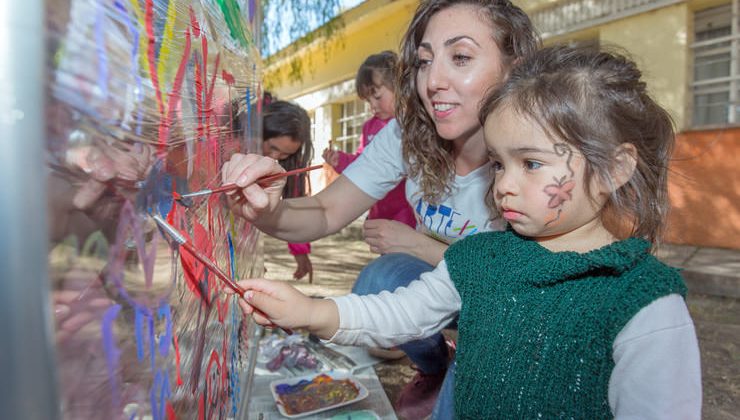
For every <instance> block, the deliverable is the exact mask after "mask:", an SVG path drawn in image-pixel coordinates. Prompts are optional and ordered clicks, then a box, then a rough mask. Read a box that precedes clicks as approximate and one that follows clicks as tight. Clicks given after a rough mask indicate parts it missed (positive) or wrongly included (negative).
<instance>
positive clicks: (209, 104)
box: [203, 37, 231, 155]
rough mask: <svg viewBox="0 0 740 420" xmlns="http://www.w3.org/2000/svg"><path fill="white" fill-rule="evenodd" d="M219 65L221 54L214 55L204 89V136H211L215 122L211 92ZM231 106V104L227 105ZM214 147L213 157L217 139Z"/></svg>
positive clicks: (205, 46)
mask: <svg viewBox="0 0 740 420" xmlns="http://www.w3.org/2000/svg"><path fill="white" fill-rule="evenodd" d="M205 39H206V38H205V37H203V40H204V41H205ZM203 47H204V48H206V49H207V48H208V45H207V42H204V43H203ZM220 64H221V53H218V54H216V62H215V63H214V64H213V73H212V76H211V84H210V85H209V87H208V88H207V89H206V109H205V112H206V135H207V136H209V137H210V136H211V120H215V117H216V114H215V112H213V92H214V87H215V86H216V76H218V67H219V65H220ZM229 105H231V104H229ZM216 125H218V121H216ZM213 145H214V152H215V155H218V149H217V147H218V139H215V141H214V142H213Z"/></svg>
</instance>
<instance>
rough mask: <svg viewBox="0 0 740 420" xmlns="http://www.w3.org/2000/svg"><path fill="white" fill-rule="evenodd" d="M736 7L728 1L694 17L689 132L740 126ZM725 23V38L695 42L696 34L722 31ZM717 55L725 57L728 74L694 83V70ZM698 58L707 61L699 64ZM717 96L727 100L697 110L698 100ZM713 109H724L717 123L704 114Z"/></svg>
mask: <svg viewBox="0 0 740 420" xmlns="http://www.w3.org/2000/svg"><path fill="white" fill-rule="evenodd" d="M738 3H739V0H732V1H731V2H730V3H728V4H725V5H722V6H717V7H713V8H710V9H706V10H702V11H698V12H696V13H695V14H694V39H695V42H694V43H693V44H691V50H692V53H693V56H692V65H693V69H694V71H693V72H692V74H693V80H692V81H691V83H690V88H691V98H692V102H691V103H692V112H691V126H692V127H693V128H697V127H710V126H717V125H721V126H724V125H736V124H740V95H739V92H738V90H740V66H738V57H739V56H740V54H738V49H739V47H740V25H739V24H738V11H739V10H740V7H739V5H738ZM728 6H729V7H728ZM727 9H729V10H727ZM733 17H734V18H733ZM728 20H729V22H728ZM728 23H729V29H730V33H729V34H728V35H724V36H717V37H715V38H711V39H706V40H701V41H696V39H697V38H698V37H697V34H699V33H701V32H703V31H707V30H710V29H712V28H713V27H714V28H715V29H716V28H726V27H727V24H728ZM718 54H729V56H728V59H729V70H728V73H729V74H722V75H717V76H716V77H707V78H702V79H697V73H698V72H697V70H696V69H697V67H698V66H699V65H709V64H711V60H710V59H709V58H710V57H712V56H717V55H718ZM702 57H706V58H708V59H709V60H707V61H702V60H701V59H702ZM717 93H726V94H727V100H726V101H722V102H719V103H714V104H712V103H709V104H708V105H706V106H701V107H700V105H699V103H700V100H699V99H700V98H702V97H707V96H708V95H711V94H717ZM717 105H722V106H724V107H725V111H726V112H725V114H724V118H722V119H721V120H717V119H712V118H711V117H712V114H711V113H706V110H707V108H709V107H711V106H717Z"/></svg>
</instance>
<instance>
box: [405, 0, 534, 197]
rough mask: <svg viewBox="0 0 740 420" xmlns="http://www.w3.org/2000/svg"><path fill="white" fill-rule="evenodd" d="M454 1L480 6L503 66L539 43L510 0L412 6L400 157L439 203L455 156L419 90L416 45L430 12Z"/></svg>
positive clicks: (430, 0)
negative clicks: (422, 99) (501, 57)
mask: <svg viewBox="0 0 740 420" xmlns="http://www.w3.org/2000/svg"><path fill="white" fill-rule="evenodd" d="M458 5H470V6H474V7H478V8H480V10H481V11H482V12H483V13H484V15H485V16H486V17H487V18H488V19H489V20H490V24H491V36H492V37H493V39H494V40H495V41H496V45H497V46H498V48H499V49H500V50H501V53H502V55H503V57H504V60H505V62H503V63H501V64H502V65H503V66H504V67H506V68H508V67H509V66H511V64H512V63H513V62H514V60H516V59H518V58H521V57H523V56H525V55H526V54H529V53H532V52H534V51H535V50H536V49H537V47H538V46H539V37H538V36H537V33H536V32H535V30H534V27H533V25H532V22H531V21H530V20H529V17H527V15H526V14H525V13H524V11H522V9H520V8H519V7H517V6H514V5H513V4H511V2H510V1H508V0H427V1H422V2H421V4H420V5H419V7H418V8H417V9H416V13H415V14H414V17H413V18H412V20H411V23H410V24H409V28H408V31H407V32H406V35H404V38H403V41H402V42H401V57H400V61H399V65H398V84H397V85H398V94H397V95H396V114H397V116H398V121H399V124H400V125H401V129H402V132H403V158H404V160H405V161H406V162H408V163H409V176H412V177H418V178H419V181H420V182H419V186H420V188H421V191H422V195H423V198H424V199H425V200H427V201H429V202H431V203H438V202H439V201H440V200H441V199H442V198H443V197H444V196H445V195H448V194H450V193H451V192H452V191H451V189H450V185H451V184H452V182H453V180H454V177H455V162H454V158H453V156H452V143H451V142H449V141H445V140H444V139H442V138H441V137H439V135H438V134H437V130H436V128H435V126H434V122H433V121H432V119H431V118H430V116H429V115H428V114H427V112H426V110H425V109H424V105H423V104H422V102H421V99H420V98H419V94H418V93H417V86H416V74H417V72H418V67H417V65H416V64H417V50H418V48H419V44H420V43H421V40H422V38H423V36H424V32H425V31H426V27H427V25H428V24H429V20H430V19H431V18H432V16H434V15H435V14H436V13H437V12H439V11H441V10H444V9H447V8H448V7H452V6H458Z"/></svg>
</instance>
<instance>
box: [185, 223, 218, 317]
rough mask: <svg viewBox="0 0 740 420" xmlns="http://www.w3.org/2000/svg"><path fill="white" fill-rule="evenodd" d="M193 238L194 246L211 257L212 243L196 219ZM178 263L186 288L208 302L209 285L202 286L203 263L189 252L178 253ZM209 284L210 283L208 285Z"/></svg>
mask: <svg viewBox="0 0 740 420" xmlns="http://www.w3.org/2000/svg"><path fill="white" fill-rule="evenodd" d="M183 235H184V236H185V237H186V239H187V240H188V241H190V238H189V237H188V236H187V234H185V233H183ZM193 238H194V240H193V241H192V243H193V244H194V246H195V248H196V249H198V250H200V251H201V252H202V253H203V254H205V255H206V256H207V257H208V258H210V259H213V244H212V242H211V241H210V240H209V238H208V233H207V232H206V230H205V229H204V228H203V225H201V224H200V223H198V222H197V221H194V222H193ZM180 263H181V264H182V269H183V274H184V276H185V280H186V282H185V284H186V285H187V286H188V288H189V289H190V290H191V291H193V292H194V293H195V294H196V295H198V297H199V298H201V299H202V300H204V301H205V303H206V304H209V303H210V293H209V292H210V287H209V288H208V289H206V288H205V287H204V286H205V285H204V281H205V278H204V277H205V276H204V274H205V270H206V266H205V264H203V263H201V262H200V261H198V260H197V259H196V258H195V257H193V256H192V255H191V254H190V253H189V252H181V253H180ZM209 286H211V285H209Z"/></svg>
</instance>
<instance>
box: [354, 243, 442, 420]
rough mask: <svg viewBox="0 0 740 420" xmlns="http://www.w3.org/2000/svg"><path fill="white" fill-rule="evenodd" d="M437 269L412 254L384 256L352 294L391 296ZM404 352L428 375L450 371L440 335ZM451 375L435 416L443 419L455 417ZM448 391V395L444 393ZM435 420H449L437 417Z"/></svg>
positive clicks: (359, 280) (410, 344) (364, 274)
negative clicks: (400, 288) (453, 413)
mask: <svg viewBox="0 0 740 420" xmlns="http://www.w3.org/2000/svg"><path fill="white" fill-rule="evenodd" d="M433 269H434V266H432V265H431V264H429V263H427V262H425V261H422V260H420V259H418V258H416V257H414V256H411V255H408V254H400V253H395V254H384V255H381V256H380V257H379V258H377V259H376V260H375V261H373V262H371V263H370V264H368V265H367V266H366V267H365V268H364V269H363V270H362V271H361V272H360V275H359V276H358V277H357V281H356V282H355V285H354V287H352V293H355V294H357V295H372V294H378V293H380V292H382V291H383V290H388V291H390V292H392V291H394V290H396V289H397V288H399V287H402V286H408V285H409V283H411V282H412V281H414V280H418V279H419V277H420V276H421V274H422V273H426V272H428V271H432V270H433ZM398 347H399V348H400V349H401V350H403V351H404V352H405V353H406V355H407V356H408V357H409V359H411V361H412V362H413V363H414V364H415V365H416V366H417V368H418V369H419V370H420V371H422V372H423V373H425V374H435V373H440V372H443V371H444V370H445V369H447V365H448V361H449V356H448V350H447V344H445V339H444V336H443V335H442V334H440V333H437V334H434V335H433V336H431V337H427V338H423V339H421V340H416V341H411V342H408V343H406V344H402V345H400V346H398ZM450 372H451V370H448V371H447V374H446V376H445V382H444V384H442V390H441V391H440V395H439V398H438V399H437V405H436V406H435V408H434V413H437V412H438V411H439V413H440V415H445V414H446V413H452V389H453V384H454V369H453V370H452V372H453V373H452V374H451V373H450ZM446 388H449V389H447V392H445V393H444V394H443V392H444V391H445V390H446ZM433 418H440V419H443V418H446V417H436V416H434V415H433Z"/></svg>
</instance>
